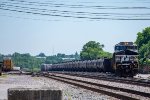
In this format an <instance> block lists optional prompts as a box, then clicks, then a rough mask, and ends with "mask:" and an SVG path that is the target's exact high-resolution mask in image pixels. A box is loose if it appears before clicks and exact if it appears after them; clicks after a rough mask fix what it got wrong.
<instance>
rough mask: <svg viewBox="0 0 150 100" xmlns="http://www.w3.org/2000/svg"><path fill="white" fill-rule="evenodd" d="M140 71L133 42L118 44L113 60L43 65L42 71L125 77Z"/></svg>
mask: <svg viewBox="0 0 150 100" xmlns="http://www.w3.org/2000/svg"><path fill="white" fill-rule="evenodd" d="M138 69H139V64H138V50H137V46H136V45H135V44H133V42H120V43H118V44H116V45H115V52H114V53H113V57H112V58H102V59H96V60H86V61H72V62H64V63H59V64H42V65H41V71H81V72H111V73H115V74H116V75H117V76H123V77H133V76H135V75H136V74H137V73H138Z"/></svg>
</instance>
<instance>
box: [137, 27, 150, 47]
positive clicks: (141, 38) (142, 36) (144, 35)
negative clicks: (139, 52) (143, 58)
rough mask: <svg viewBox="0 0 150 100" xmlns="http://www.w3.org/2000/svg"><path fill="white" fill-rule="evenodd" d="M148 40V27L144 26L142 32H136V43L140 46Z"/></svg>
mask: <svg viewBox="0 0 150 100" xmlns="http://www.w3.org/2000/svg"><path fill="white" fill-rule="evenodd" d="M149 41H150V27H147V28H145V29H144V30H143V31H142V32H138V33H137V39H136V44H137V45H138V47H139V48H141V47H142V46H143V45H144V44H147V43H148V42H149Z"/></svg>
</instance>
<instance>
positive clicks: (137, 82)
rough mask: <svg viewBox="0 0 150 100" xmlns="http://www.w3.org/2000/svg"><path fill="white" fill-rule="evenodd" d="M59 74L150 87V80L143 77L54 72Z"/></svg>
mask: <svg viewBox="0 0 150 100" xmlns="http://www.w3.org/2000/svg"><path fill="white" fill-rule="evenodd" d="M54 73H57V74H66V75H71V76H78V77H85V78H91V79H98V80H104V81H110V82H119V83H125V84H130V85H131V84H132V85H138V86H144V87H150V82H149V81H147V80H143V79H134V78H133V79H131V78H130V79H127V78H119V77H112V76H109V77H107V76H102V75H95V74H88V73H87V74H85V73H73V72H63V73H61V72H54Z"/></svg>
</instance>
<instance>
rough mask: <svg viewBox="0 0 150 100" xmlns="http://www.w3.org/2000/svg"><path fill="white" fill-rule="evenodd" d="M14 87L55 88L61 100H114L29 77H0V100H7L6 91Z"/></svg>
mask: <svg viewBox="0 0 150 100" xmlns="http://www.w3.org/2000/svg"><path fill="white" fill-rule="evenodd" d="M16 87H23V88H39V87H54V88H55V87H56V88H59V89H61V90H62V92H63V100H116V98H113V97H109V96H107V95H103V94H100V93H96V92H92V91H89V90H85V89H82V88H79V87H76V86H73V85H69V84H65V83H62V82H59V81H56V80H52V79H49V78H45V77H31V76H29V75H20V76H19V75H3V76H0V100H7V89H9V88H16Z"/></svg>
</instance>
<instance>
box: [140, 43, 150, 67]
mask: <svg viewBox="0 0 150 100" xmlns="http://www.w3.org/2000/svg"><path fill="white" fill-rule="evenodd" d="M139 53H140V63H141V64H144V62H145V63H149V59H150V41H149V42H148V43H147V44H143V46H142V47H141V48H140V49H139Z"/></svg>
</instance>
